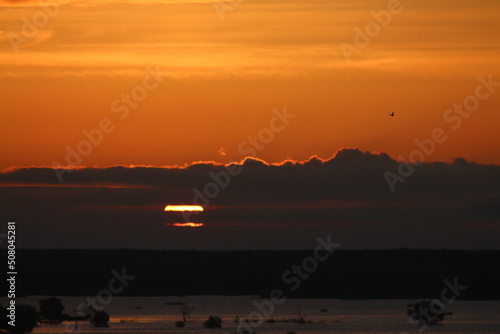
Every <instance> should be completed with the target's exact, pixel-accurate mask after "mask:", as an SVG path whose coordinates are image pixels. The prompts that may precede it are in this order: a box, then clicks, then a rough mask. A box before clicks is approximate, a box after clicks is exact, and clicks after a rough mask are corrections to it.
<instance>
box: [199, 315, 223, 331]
mask: <svg viewBox="0 0 500 334" xmlns="http://www.w3.org/2000/svg"><path fill="white" fill-rule="evenodd" d="M203 325H204V326H205V327H207V328H221V327H222V319H221V318H220V317H218V316H216V315H211V316H209V317H208V320H207V321H205V323H204V324H203Z"/></svg>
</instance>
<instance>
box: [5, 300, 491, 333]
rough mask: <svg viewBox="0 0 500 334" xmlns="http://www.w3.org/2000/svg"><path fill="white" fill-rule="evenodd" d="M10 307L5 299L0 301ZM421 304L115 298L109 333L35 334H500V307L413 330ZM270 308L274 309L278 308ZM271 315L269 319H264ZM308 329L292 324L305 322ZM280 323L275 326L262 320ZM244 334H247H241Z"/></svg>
mask: <svg viewBox="0 0 500 334" xmlns="http://www.w3.org/2000/svg"><path fill="white" fill-rule="evenodd" d="M42 298H46V297H39V296H34V297H28V298H18V299H17V303H25V304H31V305H34V306H38V300H40V299H42ZM61 299H62V300H63V303H64V306H65V307H66V310H65V312H66V313H69V314H71V313H72V310H74V308H75V307H76V306H77V305H78V304H80V303H82V302H85V300H86V297H61ZM0 300H1V302H2V305H6V300H5V297H3V298H1V299H0ZM415 301H416V300H332V299H287V300H285V301H284V302H283V303H282V304H281V305H275V304H272V303H271V302H270V301H269V300H268V299H262V298H258V297H254V296H236V297H234V296H231V297H226V296H186V297H112V300H111V301H110V303H109V304H108V305H107V306H106V307H105V311H107V312H108V313H109V314H110V317H111V321H110V323H109V327H106V328H95V327H92V326H90V325H89V324H87V323H85V322H79V323H78V329H77V330H75V329H74V328H73V327H72V326H71V325H70V324H66V323H63V324H59V325H49V324H42V326H41V327H39V328H35V329H34V331H33V333H65V332H67V333H78V332H79V333H94V334H98V333H109V334H111V333H116V334H119V333H201V334H203V333H210V334H222V333H236V332H237V330H238V326H240V327H241V328H244V327H246V328H253V330H254V331H255V333H261V334H263V333H264V334H265V333H282V334H286V333H292V332H294V333H297V334H299V333H303V334H306V333H316V334H319V333H397V334H400V333H403V332H408V333H454V334H459V333H500V301H460V300H457V301H456V302H454V303H452V304H448V305H446V311H447V312H448V311H449V312H453V313H454V315H452V316H447V317H446V318H445V320H444V322H443V323H442V324H440V325H434V326H429V327H427V328H423V327H417V326H412V325H410V323H409V320H408V316H407V315H406V304H408V303H413V302H415ZM181 305H190V306H192V307H193V308H194V311H193V312H192V314H191V315H190V316H189V321H188V322H187V324H186V326H185V327H184V328H177V327H175V322H176V321H178V320H181V319H182V315H181V313H180V311H179V307H180V306H181ZM270 305H273V306H272V307H271V306H270ZM264 313H265V315H266V316H265V317H262V318H261V315H262V314H264ZM209 315H217V316H219V317H221V318H222V320H223V322H222V328H220V329H207V328H205V327H204V326H203V323H204V322H205V320H206V319H207V318H208V316H209ZM301 315H302V317H303V318H304V319H305V320H306V322H307V323H305V324H301V323H293V322H286V320H287V319H288V320H289V319H299V318H300V316H301ZM237 316H239V318H240V321H241V319H247V318H249V317H253V318H254V319H255V320H260V322H258V323H257V322H255V323H251V324H248V323H243V324H241V323H238V322H237V320H236V317H237ZM269 319H274V320H275V321H276V322H275V323H266V322H263V321H261V320H269ZM239 333H242V332H241V331H240V332H239Z"/></svg>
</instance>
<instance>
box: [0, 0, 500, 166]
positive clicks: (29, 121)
mask: <svg viewBox="0 0 500 334" xmlns="http://www.w3.org/2000/svg"><path fill="white" fill-rule="evenodd" d="M46 2H47V3H54V2H52V1H49V0H47V1H46ZM235 3H236V2H235ZM387 8H388V5H387V1H378V0H377V1H361V0H355V1H352V0H350V1H347V0H346V1H325V0H312V1H298V0H291V1H256V0H245V1H243V2H241V3H240V4H239V6H235V7H234V10H233V11H232V12H231V11H228V12H226V13H225V15H224V20H221V19H220V18H219V16H218V15H217V12H216V11H215V9H214V6H213V2H212V1H149V0H148V1H127V0H113V1H73V0H72V1H69V3H68V4H63V5H61V6H59V7H58V9H57V13H56V14H55V15H53V16H52V17H49V19H48V20H47V22H45V23H46V24H41V26H40V27H39V28H37V29H38V31H37V33H36V34H34V36H28V37H29V38H26V36H25V41H26V43H23V44H22V45H19V47H18V49H19V50H18V52H15V50H14V48H13V45H12V43H11V40H12V39H13V38H14V37H13V36H17V37H16V38H19V36H24V35H23V27H24V29H25V30H26V29H27V28H26V23H25V22H26V20H27V21H32V20H33V18H34V17H39V18H40V17H41V18H43V15H42V14H43V9H41V8H40V7H39V4H38V1H1V0H0V21H1V22H2V23H3V24H2V29H3V30H2V31H1V32H0V84H1V91H2V98H1V99H0V155H1V157H2V158H1V160H0V169H4V168H6V167H9V166H27V165H48V166H50V165H52V164H53V163H54V162H55V161H56V162H60V163H61V164H62V165H65V164H66V163H65V159H66V154H67V152H66V149H67V146H69V147H71V148H76V147H77V145H78V144H79V143H80V142H81V141H82V140H85V137H84V135H83V134H82V131H83V130H91V129H94V128H97V127H99V124H100V122H101V121H102V120H103V119H109V120H110V122H111V125H112V127H113V131H110V132H109V133H106V134H104V135H103V138H102V143H101V144H99V145H94V146H93V147H92V152H91V153H90V154H89V155H88V156H85V157H83V159H82V162H81V165H88V166H108V165H115V164H124V165H130V164H135V165H172V164H179V165H183V164H185V163H190V162H192V161H199V160H215V161H220V162H229V161H231V160H240V159H241V158H242V154H241V152H240V151H239V150H238V147H239V146H240V145H241V143H242V142H244V141H245V140H247V138H248V136H254V135H257V134H258V133H259V132H260V131H261V129H262V128H265V127H268V126H269V122H270V121H271V119H272V118H273V117H274V116H275V114H274V113H273V109H275V108H276V109H279V110H282V109H283V108H284V107H285V106H286V109H287V110H288V112H289V113H291V114H293V115H296V117H295V118H294V119H293V120H291V121H290V122H289V124H288V125H286V127H285V128H284V130H283V131H281V132H279V133H275V135H274V139H273V140H272V141H271V142H269V143H267V144H266V145H265V148H264V149H262V150H261V151H259V152H258V155H257V156H258V157H259V158H263V159H265V160H267V161H271V162H275V161H281V160H284V159H286V158H292V159H297V160H304V159H307V158H308V157H310V156H311V155H314V154H317V155H318V156H320V157H325V158H326V157H330V156H332V155H333V154H334V153H335V152H336V151H337V150H338V149H339V148H342V147H359V148H360V149H361V150H370V151H375V152H387V153H388V154H390V155H391V156H392V157H394V158H398V156H400V155H401V156H403V157H404V158H407V157H408V156H409V154H410V153H411V152H412V151H413V150H414V149H415V148H416V145H415V143H414V141H415V140H416V139H419V140H423V139H426V138H430V136H431V132H432V130H433V129H435V128H442V129H443V130H444V132H445V134H446V136H447V140H446V141H444V143H442V144H438V145H437V146H436V151H435V153H433V154H431V155H429V156H427V157H426V160H427V161H436V160H441V161H450V160H451V159H452V158H455V157H459V156H461V157H465V158H467V159H469V160H472V161H476V162H480V163H496V164H498V163H500V160H499V158H498V157H499V156H500V145H498V140H499V135H498V125H499V124H500V113H499V112H498V111H499V110H498V106H499V102H500V86H499V87H497V91H494V92H492V93H491V94H490V96H489V97H488V98H487V99H485V100H484V101H481V102H480V106H479V108H478V109H477V111H475V112H473V113H472V114H471V116H470V117H469V118H466V119H463V122H462V123H461V124H460V126H459V127H458V128H457V129H456V130H453V129H452V127H451V126H452V125H453V124H454V123H449V122H448V123H447V122H445V120H444V119H443V115H444V114H445V112H446V110H447V109H448V108H451V107H452V106H453V104H455V103H463V101H464V99H465V98H466V97H467V96H469V95H474V94H475V90H476V87H477V86H478V84H479V83H480V82H479V81H478V79H477V78H478V77H479V76H483V77H485V78H487V77H488V75H492V78H493V80H494V81H499V82H500V66H499V65H500V63H499V62H500V61H499V58H498V55H499V47H500V2H498V1H497V0H478V1H442V2H439V3H436V1H431V0H418V1H412V2H409V1H408V0H406V1H403V0H402V1H401V7H400V8H401V9H402V10H401V11H400V12H399V13H397V14H393V15H392V16H391V22H390V24H388V25H387V26H385V27H381V29H380V32H379V33H378V34H376V36H374V37H373V38H371V40H370V42H369V43H368V46H366V47H363V48H361V49H360V53H359V54H355V55H353V56H352V59H351V61H350V62H348V61H346V59H345V57H344V55H343V53H342V51H341V49H340V47H339V45H340V44H341V43H349V44H354V38H355V35H356V32H355V28H356V27H359V28H361V29H364V27H365V25H367V24H368V23H369V22H371V21H373V20H374V18H373V17H372V15H371V14H370V11H376V12H380V11H381V10H387ZM40 13H42V14H40ZM23 20H24V21H23ZM14 34H15V35H14ZM17 41H19V39H18V40H17ZM148 66H149V67H150V68H160V69H161V75H162V79H161V82H160V83H159V85H158V87H157V88H154V89H152V90H150V91H148V93H147V97H146V98H145V99H144V100H143V101H142V102H140V103H139V104H138V106H137V107H136V108H135V109H131V110H130V114H129V115H128V117H126V118H124V119H120V118H119V116H120V115H122V113H116V112H114V111H113V108H112V106H111V105H112V103H113V101H115V100H116V99H120V98H121V96H122V94H130V92H131V91H132V90H133V89H134V87H136V86H137V85H142V84H143V80H144V77H145V76H146V75H147V70H146V68H147V67H148ZM392 110H394V111H395V113H396V116H395V117H393V118H392V117H390V116H389V115H388V113H389V112H391V111H392ZM220 148H224V151H225V152H226V155H222V154H220V153H218V152H219V151H220Z"/></svg>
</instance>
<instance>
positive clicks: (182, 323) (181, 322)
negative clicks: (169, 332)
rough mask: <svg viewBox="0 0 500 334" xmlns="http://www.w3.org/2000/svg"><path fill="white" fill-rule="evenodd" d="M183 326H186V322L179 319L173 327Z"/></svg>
mask: <svg viewBox="0 0 500 334" xmlns="http://www.w3.org/2000/svg"><path fill="white" fill-rule="evenodd" d="M184 326H186V323H185V322H184V321H180V320H179V321H177V322H176V323H175V327H184Z"/></svg>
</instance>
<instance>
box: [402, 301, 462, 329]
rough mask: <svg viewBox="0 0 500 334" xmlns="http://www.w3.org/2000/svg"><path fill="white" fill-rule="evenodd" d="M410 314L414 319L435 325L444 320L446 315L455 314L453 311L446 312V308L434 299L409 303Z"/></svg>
mask: <svg viewBox="0 0 500 334" xmlns="http://www.w3.org/2000/svg"><path fill="white" fill-rule="evenodd" d="M407 307H408V311H407V312H406V313H407V314H408V316H410V318H411V319H413V320H414V321H418V322H419V323H425V324H428V325H434V324H437V323H438V322H441V321H443V320H444V317H445V315H453V313H451V312H444V308H443V307H441V306H440V305H439V304H438V303H433V301H432V300H421V301H419V302H418V303H414V304H408V305H407Z"/></svg>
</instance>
